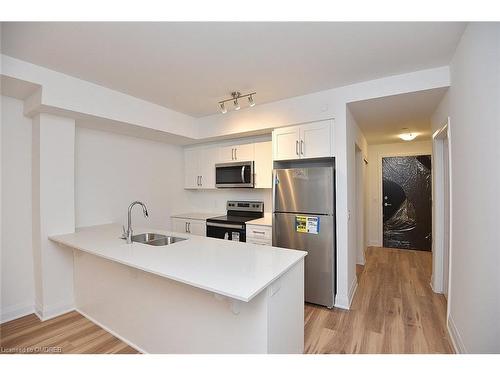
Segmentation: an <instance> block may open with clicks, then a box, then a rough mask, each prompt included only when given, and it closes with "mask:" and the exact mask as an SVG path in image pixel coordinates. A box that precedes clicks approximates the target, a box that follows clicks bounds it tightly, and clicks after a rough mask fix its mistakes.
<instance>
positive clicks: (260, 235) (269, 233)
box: [246, 224, 273, 246]
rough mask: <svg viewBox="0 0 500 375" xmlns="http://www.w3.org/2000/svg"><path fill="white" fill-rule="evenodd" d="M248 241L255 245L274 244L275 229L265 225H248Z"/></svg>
mask: <svg viewBox="0 0 500 375" xmlns="http://www.w3.org/2000/svg"><path fill="white" fill-rule="evenodd" d="M246 235H247V243H252V244H255V245H268V246H272V245H273V229H272V227H270V226H264V225H249V224H247V226H246Z"/></svg>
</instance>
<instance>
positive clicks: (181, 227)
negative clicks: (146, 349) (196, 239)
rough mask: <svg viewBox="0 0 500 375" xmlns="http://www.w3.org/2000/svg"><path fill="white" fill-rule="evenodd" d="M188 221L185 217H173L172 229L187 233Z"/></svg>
mask: <svg viewBox="0 0 500 375" xmlns="http://www.w3.org/2000/svg"><path fill="white" fill-rule="evenodd" d="M186 223H187V221H186V220H185V219H179V218H175V217H174V218H172V231H173V232H179V233H186V229H187V225H186Z"/></svg>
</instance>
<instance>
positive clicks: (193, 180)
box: [184, 149, 200, 189]
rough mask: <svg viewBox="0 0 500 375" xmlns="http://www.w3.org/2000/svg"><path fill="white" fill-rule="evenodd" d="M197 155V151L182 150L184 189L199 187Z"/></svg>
mask: <svg viewBox="0 0 500 375" xmlns="http://www.w3.org/2000/svg"><path fill="white" fill-rule="evenodd" d="M198 155H199V150H196V149H191V150H189V149H188V150H184V188H186V189H198V188H199V186H200V177H199V176H200V175H199V173H198V172H199V168H198V165H199V163H198V160H199V159H198Z"/></svg>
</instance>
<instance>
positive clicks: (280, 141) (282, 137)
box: [273, 126, 300, 160]
mask: <svg viewBox="0 0 500 375" xmlns="http://www.w3.org/2000/svg"><path fill="white" fill-rule="evenodd" d="M299 142H300V127H299V126H291V127H288V128H278V129H274V131H273V158H274V160H287V159H298V158H299V157H300V154H299Z"/></svg>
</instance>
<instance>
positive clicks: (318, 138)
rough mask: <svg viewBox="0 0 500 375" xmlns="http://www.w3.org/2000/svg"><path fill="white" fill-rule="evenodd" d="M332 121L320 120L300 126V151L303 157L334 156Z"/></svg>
mask: <svg viewBox="0 0 500 375" xmlns="http://www.w3.org/2000/svg"><path fill="white" fill-rule="evenodd" d="M331 124H332V122H331V121H330V120H327V121H319V122H314V123H312V124H308V125H302V126H301V127H300V145H299V152H300V157H301V158H306V159H307V158H320V157H330V156H332V149H331V138H330V137H331V128H332V126H331Z"/></svg>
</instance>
